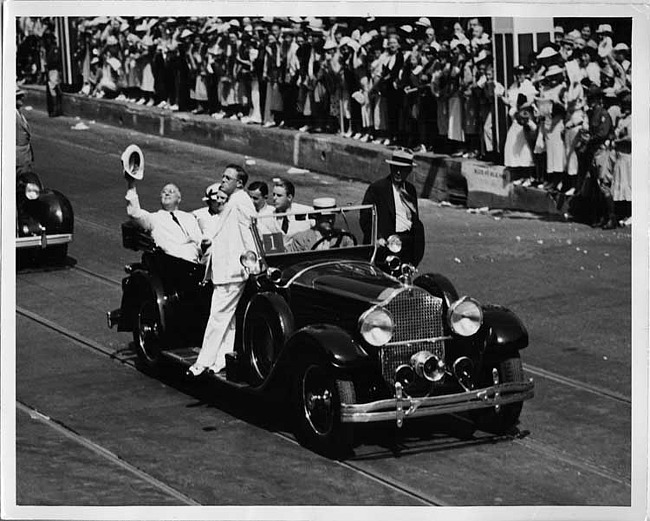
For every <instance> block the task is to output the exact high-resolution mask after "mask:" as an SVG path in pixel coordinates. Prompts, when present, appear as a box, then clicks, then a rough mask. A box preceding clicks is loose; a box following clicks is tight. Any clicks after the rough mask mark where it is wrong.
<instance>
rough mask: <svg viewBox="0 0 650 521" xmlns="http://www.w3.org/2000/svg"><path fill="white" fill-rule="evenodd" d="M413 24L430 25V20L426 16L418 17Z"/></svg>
mask: <svg viewBox="0 0 650 521" xmlns="http://www.w3.org/2000/svg"><path fill="white" fill-rule="evenodd" d="M415 25H420V26H422V27H431V20H429V19H428V18H426V17H424V16H423V17H422V18H419V19H418V21H417V22H415Z"/></svg>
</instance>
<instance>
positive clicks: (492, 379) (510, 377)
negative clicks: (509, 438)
mask: <svg viewBox="0 0 650 521" xmlns="http://www.w3.org/2000/svg"><path fill="white" fill-rule="evenodd" d="M523 381H525V376H524V369H523V366H522V363H521V358H519V353H517V354H516V356H512V357H510V358H505V359H504V360H501V361H499V362H495V363H492V364H488V366H487V367H486V369H485V372H484V373H483V375H482V378H481V382H480V385H481V386H485V387H487V386H489V385H493V384H494V383H510V382H523ZM522 407H523V402H515V403H508V404H506V405H501V406H497V407H488V408H485V409H476V410H473V411H471V415H472V419H473V420H474V423H475V425H476V426H477V427H478V428H479V429H481V430H483V431H485V432H491V433H493V434H507V433H509V432H511V431H512V430H513V429H514V428H515V427H516V426H517V424H518V423H519V416H520V414H521V409H522Z"/></svg>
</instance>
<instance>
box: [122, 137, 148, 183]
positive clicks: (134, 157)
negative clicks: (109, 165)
mask: <svg viewBox="0 0 650 521" xmlns="http://www.w3.org/2000/svg"><path fill="white" fill-rule="evenodd" d="M122 167H123V168H124V173H125V174H128V175H130V176H131V177H132V178H133V179H137V180H138V181H140V180H142V179H143V178H144V154H143V153H142V150H141V149H140V147H139V146H138V145H133V144H131V145H129V146H128V147H126V150H124V152H123V153H122Z"/></svg>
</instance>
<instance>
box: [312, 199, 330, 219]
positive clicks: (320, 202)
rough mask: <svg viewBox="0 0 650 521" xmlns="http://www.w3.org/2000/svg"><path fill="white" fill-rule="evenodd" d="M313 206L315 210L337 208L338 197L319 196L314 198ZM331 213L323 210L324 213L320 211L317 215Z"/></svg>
mask: <svg viewBox="0 0 650 521" xmlns="http://www.w3.org/2000/svg"><path fill="white" fill-rule="evenodd" d="M312 207H313V208H314V210H327V209H329V208H336V199H334V197H317V198H316V199H314V200H313V202H312ZM332 213H333V212H332ZM329 214H330V212H323V213H318V214H316V215H329ZM310 217H311V216H310Z"/></svg>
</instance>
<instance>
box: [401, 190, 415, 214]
mask: <svg viewBox="0 0 650 521" xmlns="http://www.w3.org/2000/svg"><path fill="white" fill-rule="evenodd" d="M399 197H400V199H401V200H402V204H403V205H404V207H405V208H406V210H407V213H408V216H407V217H408V218H409V220H410V221H413V216H414V215H415V214H416V212H415V204H414V203H413V199H412V198H411V195H410V194H409V193H408V192H407V191H406V186H405V185H404V184H402V185H401V186H400V187H399Z"/></svg>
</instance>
